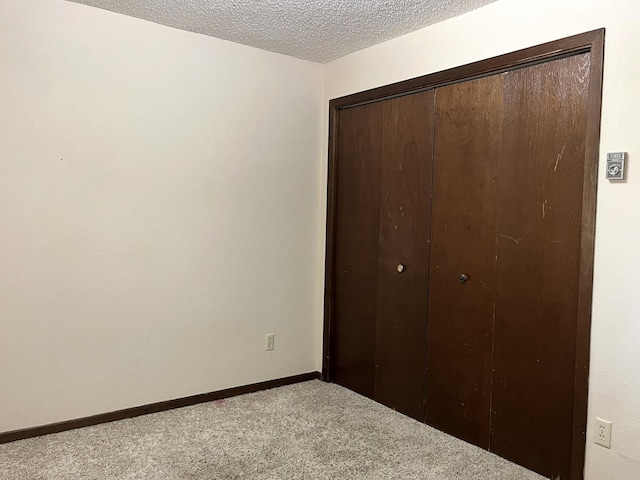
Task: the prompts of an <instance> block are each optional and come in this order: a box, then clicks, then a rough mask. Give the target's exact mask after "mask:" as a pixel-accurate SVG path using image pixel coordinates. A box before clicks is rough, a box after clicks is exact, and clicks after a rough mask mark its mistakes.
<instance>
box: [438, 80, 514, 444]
mask: <svg viewBox="0 0 640 480" xmlns="http://www.w3.org/2000/svg"><path fill="white" fill-rule="evenodd" d="M501 78H502V77H501V75H494V76H491V77H485V78H482V79H478V80H472V81H468V82H464V83H459V84H454V85H450V86H447V87H443V88H439V89H438V90H437V93H436V129H435V140H434V143H435V146H434V186H433V213H432V242H431V249H432V251H431V273H430V294H429V326H428V346H427V390H426V397H427V411H426V420H427V423H429V424H430V425H433V426H435V427H436V428H439V429H441V430H444V431H445V432H447V433H450V434H452V435H455V436H457V437H458V438H462V439H463V440H466V441H468V442H470V443H473V444H475V445H479V446H481V447H483V448H488V447H489V408H490V392H491V350H492V335H493V316H494V291H495V272H496V258H495V257H496V228H497V202H496V200H497V184H496V180H497V176H498V158H499V156H500V149H501V141H502V135H501V132H502V131H501V127H502V79H501ZM459 274H466V275H468V277H469V280H468V281H467V282H466V283H464V284H462V283H460V282H459V280H458V276H459Z"/></svg>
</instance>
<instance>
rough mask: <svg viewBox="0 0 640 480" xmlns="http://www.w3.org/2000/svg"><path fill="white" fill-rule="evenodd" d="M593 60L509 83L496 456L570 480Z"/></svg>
mask: <svg viewBox="0 0 640 480" xmlns="http://www.w3.org/2000/svg"><path fill="white" fill-rule="evenodd" d="M588 73H589V54H582V55H576V56H573V57H568V58H564V59H561V60H557V61H553V62H547V63H544V64H541V65H537V66H532V67H528V68H525V69H520V70H516V71H513V72H509V73H508V74H506V75H503V82H504V111H505V118H504V127H503V139H502V153H501V155H500V179H499V199H498V203H499V211H500V214H499V226H498V237H497V238H498V252H497V256H498V263H497V266H498V270H497V284H496V321H495V335H494V343H495V347H494V370H495V373H494V379H493V400H492V423H491V451H493V452H495V453H497V454H499V455H501V456H504V457H506V458H509V459H510V460H512V461H515V462H517V463H519V464H521V465H523V466H525V467H527V468H530V469H532V470H535V471H537V472H539V473H542V474H544V475H546V476H553V478H556V477H558V476H559V477H560V478H569V473H570V469H571V445H572V424H573V415H572V412H573V398H574V364H575V356H576V322H577V299H578V282H579V278H580V275H579V273H580V272H579V266H580V237H581V228H582V185H583V178H584V175H583V170H584V156H585V133H586V118H587V115H586V113H587V99H588V91H589V75H588Z"/></svg>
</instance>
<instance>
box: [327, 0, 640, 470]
mask: <svg viewBox="0 0 640 480" xmlns="http://www.w3.org/2000/svg"><path fill="white" fill-rule="evenodd" d="M600 27H606V29H607V32H606V51H605V81H604V97H603V112H602V135H601V152H602V153H601V158H604V157H605V152H607V151H620V150H626V151H628V152H629V163H630V166H629V171H628V182H626V183H624V184H610V183H609V182H607V181H606V180H605V179H604V169H603V167H604V160H602V161H601V172H600V176H599V182H600V183H599V190H598V217H597V234H596V256H595V286H594V305H593V320H592V322H593V329H592V334H591V339H592V351H591V374H590V400H589V430H588V432H587V437H588V443H587V459H586V478H587V479H589V480H605V479H611V480H635V479H638V478H640V447H639V446H638V445H639V444H640V374H639V373H638V372H640V347H639V346H638V345H639V344H640V313H639V312H640V275H639V272H640V241H638V239H639V238H640V215H638V206H639V205H640V167H638V165H637V164H639V163H640V134H639V132H640V90H639V89H640V64H639V63H638V61H637V59H638V52H640V2H638V1H637V0H537V1H535V2H524V1H522V0H499V1H497V2H496V3H493V4H490V5H488V6H486V7H484V8H482V9H480V10H476V11H474V12H471V13H468V14H466V15H463V16H461V17H457V18H454V19H451V20H448V21H445V22H442V23H440V24H437V25H433V26H431V27H427V28H425V29H423V30H420V31H418V32H414V33H412V34H409V35H405V36H403V37H400V38H397V39H395V40H391V41H389V42H386V43H384V44H380V45H378V46H375V47H371V48H368V49H366V50H362V51H360V52H356V53H354V54H352V55H349V56H347V57H343V58H342V59H338V60H336V61H334V62H332V63H329V64H327V65H326V66H325V102H324V116H325V119H324V125H325V133H324V134H323V139H324V146H323V151H326V145H327V143H326V142H327V130H326V123H327V112H328V110H327V107H328V101H329V99H331V98H335V97H339V96H342V95H346V94H350V93H354V92H358V91H362V90H365V89H369V88H373V87H377V86H381V85H386V84H389V83H392V82H397V81H400V80H405V79H408V78H413V77H417V76H420V75H425V74H428V73H432V72H437V71H440V70H443V69H446V68H450V67H455V66H458V65H463V64H466V63H470V62H474V61H477V60H482V59H484V58H488V57H492V56H496V55H499V54H503V53H507V52H510V51H514V50H518V49H521V48H526V47H530V46H533V45H537V44H540V43H544V42H547V41H551V40H556V39H558V38H562V37H567V36H570V35H573V34H577V33H582V32H585V31H589V30H594V29H596V28H600ZM322 158H323V162H324V163H323V165H322V168H321V171H322V172H325V171H326V156H323V157H322ZM322 181H323V185H325V182H326V175H325V177H324V178H323V180H322ZM319 257H321V256H319ZM321 263H322V260H319V266H320V264H321ZM316 335H317V336H318V337H319V338H321V331H320V330H319V327H317V330H316ZM552 393H553V392H550V394H552ZM595 416H599V417H602V418H605V419H609V420H611V421H613V437H612V448H611V450H607V449H605V448H603V447H600V446H597V445H594V444H593V443H592V441H591V439H592V436H593V430H592V427H593V420H594V417H595Z"/></svg>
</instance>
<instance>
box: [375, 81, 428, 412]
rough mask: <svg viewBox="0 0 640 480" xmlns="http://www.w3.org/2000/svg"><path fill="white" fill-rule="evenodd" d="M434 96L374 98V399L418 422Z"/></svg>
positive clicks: (424, 338) (424, 335)
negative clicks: (377, 122)
mask: <svg viewBox="0 0 640 480" xmlns="http://www.w3.org/2000/svg"><path fill="white" fill-rule="evenodd" d="M433 101H434V93H433V91H432V90H431V91H427V92H423V93H417V94H414V95H408V96H405V97H400V98H395V99H392V100H386V101H384V102H381V108H382V160H381V177H380V232H379V237H378V239H379V240H378V245H379V252H378V293H377V304H378V311H377V322H376V357H375V363H376V370H375V372H376V374H375V393H374V399H375V400H377V401H379V402H381V403H383V404H385V405H387V406H389V407H391V408H394V409H396V410H398V411H399V412H402V413H404V414H406V415H409V416H411V417H414V418H416V419H419V420H420V421H422V420H424V388H425V369H426V342H427V307H428V300H427V299H428V279H427V276H428V271H429V236H430V232H429V230H430V213H431V170H432V161H431V157H432V154H433V146H432V141H433ZM398 270H401V271H398Z"/></svg>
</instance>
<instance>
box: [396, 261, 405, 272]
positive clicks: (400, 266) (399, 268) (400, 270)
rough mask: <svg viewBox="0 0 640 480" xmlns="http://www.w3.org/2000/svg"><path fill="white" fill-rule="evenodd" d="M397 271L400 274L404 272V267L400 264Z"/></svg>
mask: <svg viewBox="0 0 640 480" xmlns="http://www.w3.org/2000/svg"><path fill="white" fill-rule="evenodd" d="M396 270H398V273H402V272H404V265H403V264H401V263H399V264H398V266H397V267H396Z"/></svg>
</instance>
